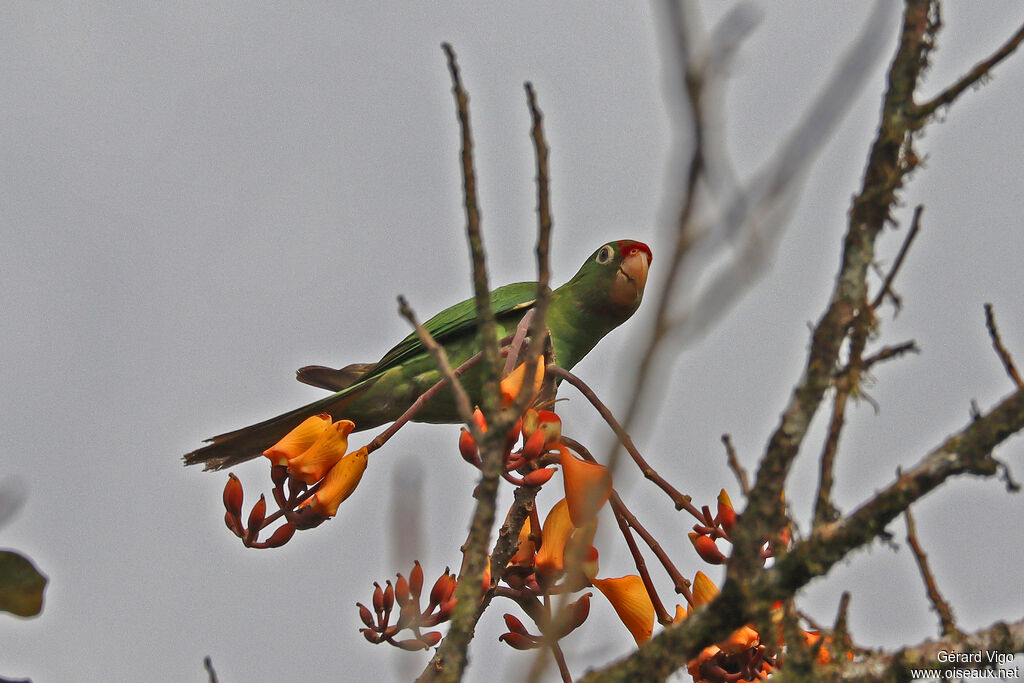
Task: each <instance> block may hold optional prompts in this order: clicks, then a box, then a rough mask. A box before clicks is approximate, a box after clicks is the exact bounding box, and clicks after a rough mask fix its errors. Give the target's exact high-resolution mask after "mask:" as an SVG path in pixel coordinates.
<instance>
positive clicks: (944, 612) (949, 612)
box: [903, 507, 960, 638]
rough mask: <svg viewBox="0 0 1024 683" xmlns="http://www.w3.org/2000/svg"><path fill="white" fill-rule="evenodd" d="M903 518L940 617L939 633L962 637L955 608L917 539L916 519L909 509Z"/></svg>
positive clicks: (926, 585)
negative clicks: (954, 617)
mask: <svg viewBox="0 0 1024 683" xmlns="http://www.w3.org/2000/svg"><path fill="white" fill-rule="evenodd" d="M903 518H904V519H905V520H906V522H907V543H908V544H909V545H910V550H911V551H912V552H913V553H914V559H915V560H917V568H918V569H920V570H921V578H922V579H923V580H924V587H925V590H927V591H928V599H929V600H931V603H932V607H933V608H934V609H935V612H936V613H937V614H938V615H939V626H940V631H939V632H940V634H941V635H942V637H944V638H955V637H957V636H959V635H960V630H959V629H958V628H957V627H956V622H955V621H954V619H953V608H951V607H950V606H949V603H948V602H946V600H945V599H944V598H943V597H942V593H940V592H939V586H938V584H937V583H936V582H935V575H934V574H932V570H931V568H930V567H929V566H928V556H927V555H926V554H925V552H924V549H923V548H922V547H921V543H920V541H918V539H917V526H916V525H915V524H914V517H913V516H912V515H911V514H910V508H909V507H908V508H907V509H906V510H904V511H903Z"/></svg>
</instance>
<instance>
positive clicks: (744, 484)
mask: <svg viewBox="0 0 1024 683" xmlns="http://www.w3.org/2000/svg"><path fill="white" fill-rule="evenodd" d="M722 443H723V444H725V457H726V458H727V461H728V464H729V469H730V470H732V473H733V474H735V475H736V481H738V482H739V484H740V491H742V492H743V497H744V498H746V497H747V496H749V495H750V479H749V478H748V475H747V470H746V469H744V467H743V465H741V464H740V459H739V458H738V457H737V456H736V448H735V447H734V446H733V445H732V437H731V436H729V435H728V434H722Z"/></svg>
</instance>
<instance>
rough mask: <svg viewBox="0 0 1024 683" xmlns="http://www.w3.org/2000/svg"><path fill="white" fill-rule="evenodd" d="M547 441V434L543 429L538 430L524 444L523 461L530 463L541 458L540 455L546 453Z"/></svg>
mask: <svg viewBox="0 0 1024 683" xmlns="http://www.w3.org/2000/svg"><path fill="white" fill-rule="evenodd" d="M546 441H547V434H546V433H545V432H544V430H543V429H538V430H537V431H535V432H534V433H533V434H530V436H529V438H527V439H526V442H525V443H523V460H525V461H527V462H529V461H531V460H536V459H537V458H538V457H540V454H541V453H543V452H544V443H545V442H546Z"/></svg>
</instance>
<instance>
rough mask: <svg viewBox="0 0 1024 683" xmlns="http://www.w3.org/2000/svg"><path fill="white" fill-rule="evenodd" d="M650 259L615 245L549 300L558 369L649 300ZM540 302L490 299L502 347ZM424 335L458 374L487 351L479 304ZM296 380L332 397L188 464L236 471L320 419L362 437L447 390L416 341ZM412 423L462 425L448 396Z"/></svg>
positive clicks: (635, 248) (530, 287)
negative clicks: (435, 389)
mask: <svg viewBox="0 0 1024 683" xmlns="http://www.w3.org/2000/svg"><path fill="white" fill-rule="evenodd" d="M651 258H652V255H651V249H650V247H648V246H647V245H646V244H644V243H643V242H637V241H634V240H618V241H616V242H609V243H608V244H605V245H603V246H602V247H600V248H599V249H597V251H595V252H594V253H593V254H591V255H590V257H589V258H588V259H587V260H586V262H584V264H583V265H582V266H581V267H580V269H579V271H577V273H576V275H574V276H573V277H572V279H571V280H569V281H568V282H566V283H565V284H564V285H562V286H561V287H558V288H557V289H555V290H553V291H552V292H551V300H550V303H549V305H548V312H547V326H548V329H549V330H550V331H551V343H552V349H553V352H554V362H555V363H557V364H558V365H559V366H561V367H563V368H565V369H566V370H569V369H571V368H572V367H573V366H574V365H576V363H578V362H579V361H580V359H582V358H583V357H584V356H585V355H587V353H588V352H589V351H590V350H591V349H592V348H594V345H595V344H597V342H598V341H600V340H601V338H602V337H604V336H605V335H606V334H608V333H609V332H611V331H612V330H613V329H615V328H616V327H618V326H619V325H621V324H622V323H623V322H625V321H626V320H627V319H628V318H629V317H630V316H631V315H633V312H634V311H636V309H637V307H638V306H639V305H640V300H641V299H642V298H643V294H644V285H645V284H646V283H647V269H648V267H649V266H650V263H651ZM536 295H537V284H536V283H535V282H517V283H515V284H511V285H506V286H504V287H499V288H498V289H495V290H494V291H492V292H491V308H492V310H493V311H494V316H495V320H496V322H497V326H498V336H499V337H504V336H508V335H511V334H514V333H515V331H516V327H517V325H518V324H519V321H520V320H522V318H523V316H524V315H525V314H526V312H527V311H528V310H529V309H530V308H531V307H532V306H533V304H534V299H535V297H536ZM424 327H426V329H427V330H428V331H429V332H430V333H431V335H433V337H434V339H436V340H437V342H438V343H439V344H441V345H442V346H443V347H444V349H445V352H446V353H447V355H448V359H449V361H450V362H451V365H452V367H458V366H459V365H461V364H462V363H464V362H465V361H467V360H469V359H470V358H471V357H473V356H474V355H475V354H476V353H477V352H478V351H479V350H480V348H481V345H480V339H479V335H478V334H477V333H476V328H477V324H476V304H475V302H474V300H473V299H467V300H466V301H462V302H460V303H457V304H455V305H454V306H451V307H450V308H447V309H445V310H444V311H441V312H440V313H438V314H437V315H435V316H434V317H433V318H431V319H430V320H428V321H427V322H426V323H424ZM474 370H477V371H476V372H474ZM296 375H297V378H298V380H299V381H301V382H305V383H306V384H311V385H313V386H317V387H321V388H323V389H328V390H330V391H333V392H334V393H333V394H331V395H330V396H328V397H326V398H323V399H321V400H319V401H316V402H314V403H310V404H309V405H305V406H302V407H301V408H296V409H295V410H292V411H289V412H287V413H284V414H283V415H278V416H277V417H272V418H270V419H269V420H264V421H263V422H260V423H257V424H254V425H251V426H249V427H243V428H241V429H236V430H235V431H232V432H227V433H225V434H220V435H219V436H215V437H213V438H212V439H207V441H208V442H209V445H208V446H204V447H202V448H199V449H197V450H195V451H193V452H191V453H188V454H187V455H185V456H184V459H185V464H186V465H196V464H199V463H203V464H205V465H206V469H208V470H219V469H223V468H226V467H232V466H234V465H237V464H239V463H242V462H245V461H246V460H250V459H252V458H255V457H258V456H259V455H261V454H262V452H263V451H264V450H266V449H267V448H269V447H270V446H272V445H273V444H275V443H276V442H277V441H278V440H279V439H281V437H283V436H284V435H285V434H287V433H288V432H289V431H291V430H292V429H293V428H294V427H295V426H297V425H298V424H299V423H300V422H302V421H303V420H305V419H306V418H308V417H310V416H312V415H319V414H322V413H326V414H329V415H330V416H331V417H332V418H333V419H335V420H340V419H347V420H351V421H352V422H354V423H355V425H356V426H355V431H359V430H363V429H372V428H374V427H379V426H380V425H382V424H385V423H387V422H392V421H394V420H396V419H397V418H398V417H399V416H401V415H402V413H404V412H405V411H406V409H408V408H409V406H411V405H412V403H413V402H414V401H415V400H416V399H417V398H418V397H419V396H420V395H421V394H422V393H423V392H424V391H426V390H427V389H429V388H430V387H432V386H434V384H436V383H437V382H438V381H440V380H441V373H440V371H439V370H438V369H437V366H436V364H435V363H434V360H433V358H431V356H430V354H429V353H428V352H427V350H426V349H425V348H424V347H423V345H422V343H421V342H420V340H419V337H418V336H417V335H416V333H415V332H413V333H412V334H410V335H409V336H407V337H406V338H405V339H403V340H402V341H401V342H399V343H398V344H397V345H396V346H395V347H394V348H392V349H391V350H390V351H388V352H387V353H386V354H384V357H383V358H381V359H380V360H379V361H377V362H376V363H357V364H354V365H348V366H346V367H344V368H341V369H339V370H335V369H332V368H327V367H323V366H319V365H311V366H307V367H304V368H300V369H299V370H298V372H297V373H296ZM480 375H481V373H480V372H479V370H478V368H471V369H470V370H469V371H467V372H466V373H465V374H464V375H463V376H462V378H461V381H462V383H463V385H464V386H465V387H466V390H467V391H468V392H469V395H470V397H471V398H472V399H473V400H474V401H476V402H479V396H480V386H481V376H480ZM413 419H414V420H416V421H418V422H434V423H457V422H460V421H461V420H460V419H459V416H458V411H457V410H456V408H455V402H454V399H453V397H452V394H451V392H450V391H442V392H440V393H438V394H437V395H436V396H434V397H433V398H432V399H431V400H430V401H428V402H427V403H426V404H425V405H424V406H423V409H422V410H420V412H418V413H417V414H416V417H414V418H413Z"/></svg>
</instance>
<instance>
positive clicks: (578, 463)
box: [557, 444, 612, 526]
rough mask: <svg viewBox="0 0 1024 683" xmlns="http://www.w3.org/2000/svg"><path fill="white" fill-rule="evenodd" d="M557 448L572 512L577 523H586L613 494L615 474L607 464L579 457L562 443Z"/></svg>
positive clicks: (573, 520)
mask: <svg viewBox="0 0 1024 683" xmlns="http://www.w3.org/2000/svg"><path fill="white" fill-rule="evenodd" d="M557 448H558V451H559V460H560V462H561V464H562V477H563V479H564V480H565V499H566V500H567V501H568V503H569V516H570V517H571V518H572V523H573V524H574V525H575V526H583V525H584V524H586V522H587V521H588V520H590V519H591V518H593V517H594V516H595V515H597V511H598V510H600V509H601V506H602V505H604V504H605V503H606V502H607V501H608V497H609V496H611V494H612V478H611V476H609V474H608V468H607V467H605V466H604V465H598V464H597V463H594V462H587V461H586V460H580V459H579V458H577V457H575V456H573V455H572V454H571V453H569V449H567V448H566V447H565V446H563V445H561V444H557Z"/></svg>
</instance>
